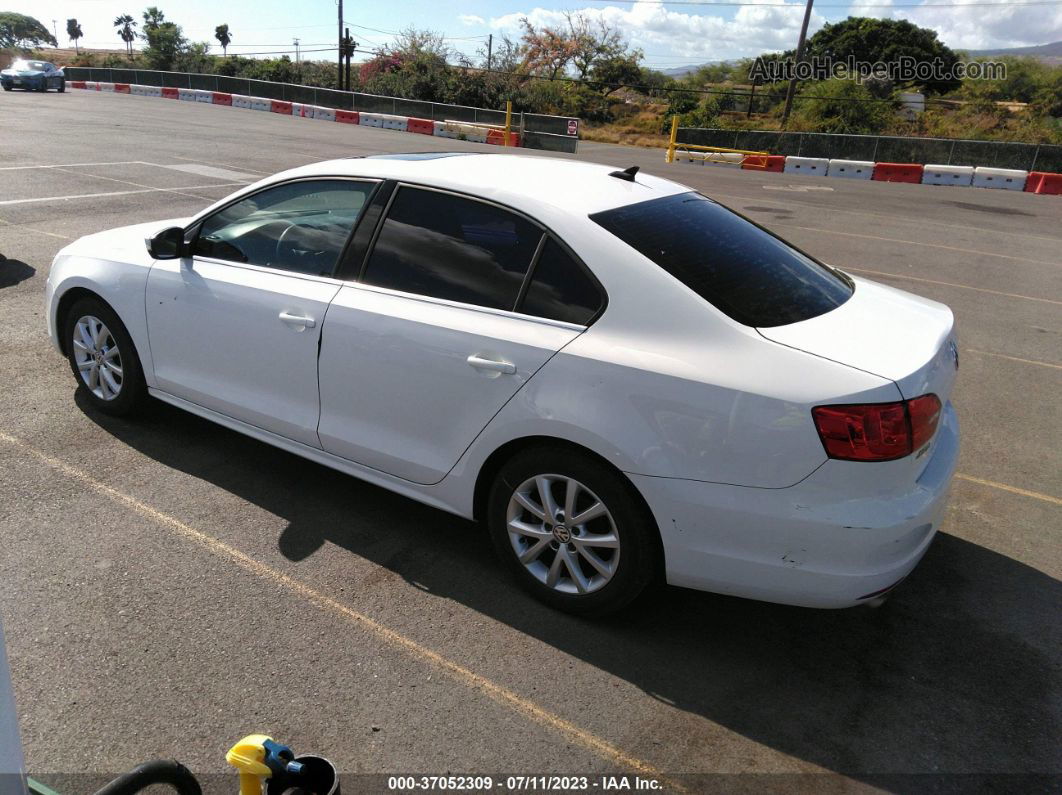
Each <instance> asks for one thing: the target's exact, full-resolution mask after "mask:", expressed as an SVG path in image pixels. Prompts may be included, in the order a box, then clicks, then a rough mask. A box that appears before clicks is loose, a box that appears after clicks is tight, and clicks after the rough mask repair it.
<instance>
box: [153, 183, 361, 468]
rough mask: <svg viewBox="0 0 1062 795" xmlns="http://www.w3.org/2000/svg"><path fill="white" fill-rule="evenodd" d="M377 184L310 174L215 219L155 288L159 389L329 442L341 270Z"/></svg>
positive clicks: (167, 264)
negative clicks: (322, 431) (331, 329)
mask: <svg viewBox="0 0 1062 795" xmlns="http://www.w3.org/2000/svg"><path fill="white" fill-rule="evenodd" d="M373 187H374V184H373V183H370V182H360V181H354V180H342V179H328V180H322V179H315V180H300V181H293V182H289V183H284V184H282V185H279V186H274V187H271V188H267V189H265V190H262V191H259V192H257V193H254V194H252V195H251V196H248V197H246V198H244V199H241V200H239V201H237V202H235V203H233V204H230V205H228V206H226V207H224V208H222V209H221V210H219V211H217V212H216V213H214V214H213V215H211V216H208V217H207V218H206V219H204V220H203V221H202V222H201V224H200V225H199V228H198V230H192V233H193V235H194V237H195V239H194V242H193V244H192V255H191V256H190V257H186V258H183V259H173V260H159V261H156V262H155V264H154V265H153V266H152V269H151V273H150V274H149V277H148V285H147V296H146V299H147V320H148V333H149V340H150V345H151V358H152V360H153V362H154V367H155V370H154V374H155V379H156V384H157V388H158V389H160V390H162V391H164V392H167V393H169V394H171V395H174V396H176V397H179V398H183V399H185V400H188V401H191V402H192V403H195V404H197V405H200V406H203V407H205V408H208V409H212V410H214V411H217V412H219V413H221V414H224V415H226V416H229V417H232V418H234V419H237V420H241V421H243V422H246V423H248V424H250V425H254V426H256V427H258V428H263V429H265V430H268V431H272V432H273V433H277V434H280V435H281V436H285V437H287V438H289V439H293V440H295V441H298V442H302V443H303V444H307V445H312V446H314V447H320V441H319V439H318V437H317V421H318V416H319V403H318V392H317V350H318V342H319V340H320V336H321V327H322V324H323V322H324V317H325V311H326V310H327V308H328V304H329V302H330V301H331V300H332V298H333V297H334V296H335V294H336V292H337V291H338V290H339V286H340V282H338V281H336V280H335V279H334V278H332V273H333V270H334V267H335V264H336V261H337V260H338V258H339V255H340V253H341V252H342V250H343V247H344V246H345V244H346V241H347V238H348V237H349V235H350V231H351V229H352V227H353V225H354V223H355V221H356V220H357V218H358V216H359V214H360V212H361V209H362V207H363V206H364V204H365V202H366V199H367V197H368V196H369V195H370V193H371V192H372V189H373Z"/></svg>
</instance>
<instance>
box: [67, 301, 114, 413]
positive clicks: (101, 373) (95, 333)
mask: <svg viewBox="0 0 1062 795" xmlns="http://www.w3.org/2000/svg"><path fill="white" fill-rule="evenodd" d="M71 344H72V345H73V350H74V361H75V362H76V364H77V371H78V374H79V375H80V376H81V380H82V381H84V383H85V386H86V387H88V390H89V391H90V392H91V393H92V394H93V395H95V396H96V397H98V398H99V399H100V400H114V399H115V398H116V397H118V395H119V393H120V392H121V391H122V355H121V352H120V351H119V350H118V343H117V341H116V340H115V339H114V336H113V335H112V334H111V332H110V329H108V328H107V326H106V325H105V324H104V323H103V321H102V320H100V319H99V318H97V317H94V316H93V315H84V316H83V317H81V318H79V319H78V321H77V323H75V324H74V338H73V340H72V341H71Z"/></svg>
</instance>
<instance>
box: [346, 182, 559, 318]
mask: <svg viewBox="0 0 1062 795" xmlns="http://www.w3.org/2000/svg"><path fill="white" fill-rule="evenodd" d="M541 239H542V230H541V229H539V228H538V227H536V226H535V225H534V224H532V223H531V222H530V221H527V220H526V219H524V218H521V217H520V216H518V215H515V214H513V213H511V212H508V211H507V210H503V209H502V208H500V207H496V206H495V205H493V204H486V203H484V202H480V201H476V200H474V199H466V198H463V197H461V196H455V195H453V194H449V193H441V192H438V191H431V190H421V189H418V188H411V187H408V186H402V187H400V188H399V189H398V193H397V194H396V196H395V198H394V201H393V202H392V203H391V206H390V208H389V209H388V211H387V218H386V219H385V220H384V223H383V227H382V228H381V229H380V234H379V237H378V238H377V240H376V244H375V245H374V246H373V249H372V253H371V254H370V255H369V261H368V263H367V265H366V267H365V272H364V274H363V275H362V279H361V281H362V282H363V283H365V284H372V285H376V286H378V287H388V288H390V289H392V290H401V291H403V292H407V293H416V294H418V295H426V296H431V297H433V298H443V299H446V300H449V301H459V302H462V303H466V304H476V305H479V306H486V307H491V308H493V309H509V310H511V309H513V308H514V307H515V305H516V299H517V296H518V295H519V293H520V286H521V285H522V284H523V281H524V276H525V275H526V273H527V269H528V267H529V266H530V265H531V258H532V257H533V256H534V254H535V249H536V248H537V247H538V243H539V241H540V240H541Z"/></svg>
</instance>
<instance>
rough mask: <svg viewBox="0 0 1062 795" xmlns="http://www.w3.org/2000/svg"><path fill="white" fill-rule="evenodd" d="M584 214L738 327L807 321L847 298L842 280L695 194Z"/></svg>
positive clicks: (847, 284) (849, 289) (849, 290)
mask: <svg viewBox="0 0 1062 795" xmlns="http://www.w3.org/2000/svg"><path fill="white" fill-rule="evenodd" d="M590 218H591V220H593V221H594V222H596V223H598V224H600V225H601V226H603V227H604V228H605V229H607V230H608V231H609V232H611V233H612V234H614V235H615V236H616V237H618V238H619V239H620V240H622V241H623V242H625V243H626V244H627V245H629V246H631V247H632V248H634V249H635V250H636V251H638V252H640V253H641V254H643V255H645V256H646V257H648V258H649V259H650V260H652V261H653V262H655V263H656V264H657V265H659V266H660V267H661V268H663V269H664V270H666V271H667V272H668V273H670V274H671V275H672V276H674V277H675V278H676V279H678V280H679V281H680V282H682V283H683V284H685V285H686V286H687V287H689V288H690V289H691V290H693V291H694V292H695V293H697V294H698V295H699V296H701V297H702V298H704V299H705V300H706V301H708V302H709V303H710V304H712V306H714V307H716V308H717V309H719V310H720V311H721V312H723V313H724V314H726V315H727V316H729V317H731V318H733V319H734V320H736V321H737V322H739V323H742V324H744V325H746V326H756V327H760V328H766V327H770V326H783V325H786V324H789V323H796V322H798V321H801V320H807V319H809V318H813V317H817V316H818V315H822V314H825V313H826V312H829V311H830V310H831V309H835V308H837V307H838V306H840V305H841V304H843V303H844V302H845V301H847V300H848V298H849V296H851V295H852V291H853V285H852V283H851V282H850V281H849V280H848V279H847V277H845V276H843V275H841V274H839V273H838V272H836V271H834V270H832V269H831V268H828V267H827V266H825V265H823V264H822V263H820V262H817V261H815V260H814V259H812V258H811V257H809V256H808V255H806V254H804V253H803V252H801V251H798V250H797V249H795V248H793V247H792V246H790V245H789V244H788V243H786V242H785V241H783V240H782V239H781V238H778V237H776V236H775V235H773V234H771V233H770V232H768V231H767V230H766V229H763V228H762V227H760V226H757V225H756V224H754V223H753V222H752V221H749V220H748V219H747V218H744V217H743V216H741V215H738V214H737V213H735V212H733V211H732V210H728V209H727V208H726V207H723V206H722V205H720V204H717V203H716V202H714V201H712V200H711V199H708V198H706V197H704V196H701V195H700V194H697V193H681V194H677V195H674V196H667V197H665V198H662V199H652V200H650V201H646V202H639V203H638V204H630V205H627V206H625V207H617V208H615V209H612V210H606V211H604V212H600V213H595V214H594V215H591V216H590Z"/></svg>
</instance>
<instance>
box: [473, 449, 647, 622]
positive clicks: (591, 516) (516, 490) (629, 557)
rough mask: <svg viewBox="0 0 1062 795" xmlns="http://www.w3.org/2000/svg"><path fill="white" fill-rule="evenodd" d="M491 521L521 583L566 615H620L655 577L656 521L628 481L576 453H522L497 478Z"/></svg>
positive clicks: (500, 551) (499, 548)
mask: <svg viewBox="0 0 1062 795" xmlns="http://www.w3.org/2000/svg"><path fill="white" fill-rule="evenodd" d="M487 521H488V525H489V529H490V534H491V539H492V541H493V543H494V546H495V549H496V550H497V552H498V554H499V555H501V557H502V559H503V560H504V561H505V562H506V563H507V565H508V566H509V568H510V569H511V570H512V572H513V574H514V575H515V576H516V578H517V580H518V581H519V582H520V584H521V585H522V586H523V587H524V588H526V589H527V590H528V591H530V592H531V593H532V594H534V595H535V596H536V597H537V598H539V599H540V600H542V601H543V602H546V603H547V604H550V605H552V606H553V607H556V608H558V609H560V610H564V611H566V612H570V613H577V614H581V615H592V616H597V615H605V614H608V613H612V612H615V611H617V610H619V609H621V608H623V607H625V606H626V605H627V604H629V603H630V602H631V601H633V600H634V599H635V598H637V597H638V595H639V594H641V593H642V591H643V590H644V589H645V587H646V586H647V585H648V584H649V583H650V582H651V581H652V580H653V577H654V574H655V572H656V568H657V557H658V544H657V539H658V535H657V530H656V525H655V522H654V521H653V518H652V515H651V514H649V511H648V510H647V509H646V507H645V505H644V503H642V502H641V500H640V498H639V497H638V496H637V494H636V493H634V490H633V487H632V486H631V485H630V483H629V482H627V481H626V480H625V479H624V478H623V477H622V475H620V474H619V473H618V472H616V471H614V470H612V469H611V468H610V467H608V466H607V465H605V464H603V463H602V462H600V461H598V460H596V459H594V458H593V457H591V456H589V455H586V454H583V453H580V452H578V451H575V450H570V449H566V448H563V447H560V446H557V447H541V448H538V447H536V448H532V449H528V450H525V451H523V452H521V453H519V454H517V455H516V456H515V457H514V458H513V459H511V460H510V461H509V462H508V463H506V464H505V465H504V466H503V467H502V469H501V471H499V473H498V475H497V477H496V478H495V481H494V485H493V487H492V489H491V492H490V497H489V500H488V516H487Z"/></svg>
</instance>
